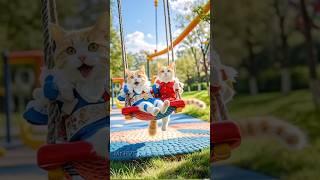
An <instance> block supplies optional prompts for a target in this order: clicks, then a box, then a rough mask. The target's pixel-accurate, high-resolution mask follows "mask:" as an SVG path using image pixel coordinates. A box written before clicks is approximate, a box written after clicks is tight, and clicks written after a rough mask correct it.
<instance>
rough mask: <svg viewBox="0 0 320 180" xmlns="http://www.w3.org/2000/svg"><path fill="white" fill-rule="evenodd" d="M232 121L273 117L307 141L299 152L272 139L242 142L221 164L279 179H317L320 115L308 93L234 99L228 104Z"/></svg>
mask: <svg viewBox="0 0 320 180" xmlns="http://www.w3.org/2000/svg"><path fill="white" fill-rule="evenodd" d="M229 110H230V113H231V115H232V117H233V118H234V119H235V120H236V121H239V122H240V123H241V119H245V118H247V117H254V116H275V117H278V118H280V119H283V120H285V121H288V122H290V123H292V124H294V125H296V126H298V127H299V128H301V129H302V130H303V131H304V132H306V134H307V135H308V138H309V140H310V145H309V146H308V147H307V148H305V149H303V150H300V151H299V150H292V149H288V148H286V147H285V146H283V145H282V144H280V143H279V142H277V141H275V140H274V139H272V138H270V137H267V138H249V139H248V138H246V137H244V138H243V142H242V144H241V146H240V148H238V149H236V150H235V151H233V154H232V158H231V159H229V160H228V161H225V162H224V163H231V164H234V165H236V166H240V167H243V168H247V169H251V170H255V171H258V172H262V173H265V174H268V175H271V176H275V177H280V178H281V179H306V180H307V179H318V177H319V174H320V173H319V172H320V155H319V153H318V152H319V150H320V140H319V137H320V133H319V129H320V123H319V119H320V113H319V112H318V111H316V109H315V108H314V105H313V101H312V98H311V95H310V93H309V91H307V90H301V91H295V92H292V93H290V94H289V95H282V94H280V93H266V94H260V95H257V96H238V97H236V98H235V100H234V101H233V102H231V104H230V108H229Z"/></svg>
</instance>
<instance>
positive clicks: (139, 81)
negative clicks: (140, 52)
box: [126, 67, 148, 89]
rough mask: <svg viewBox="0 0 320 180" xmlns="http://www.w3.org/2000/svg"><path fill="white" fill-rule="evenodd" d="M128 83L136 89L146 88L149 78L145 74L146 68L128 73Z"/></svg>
mask: <svg viewBox="0 0 320 180" xmlns="http://www.w3.org/2000/svg"><path fill="white" fill-rule="evenodd" d="M126 74H127V83H128V85H129V86H130V87H132V88H134V89H139V88H142V87H144V86H145V84H146V83H147V81H148V78H147V76H146V73H145V69H144V67H142V68H141V69H140V70H137V71H129V70H128V71H127V72H126Z"/></svg>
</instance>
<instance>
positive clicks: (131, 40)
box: [126, 31, 156, 53]
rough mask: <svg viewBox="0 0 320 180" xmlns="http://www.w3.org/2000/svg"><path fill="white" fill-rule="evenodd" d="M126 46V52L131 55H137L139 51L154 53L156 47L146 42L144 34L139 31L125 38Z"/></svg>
mask: <svg viewBox="0 0 320 180" xmlns="http://www.w3.org/2000/svg"><path fill="white" fill-rule="evenodd" d="M126 45H127V49H128V51H129V52H132V53H137V52H139V51H141V50H144V51H150V52H151V51H154V49H155V47H156V46H155V44H151V43H149V42H147V41H146V39H145V35H144V33H143V32H140V31H135V32H133V33H131V34H128V35H127V37H126Z"/></svg>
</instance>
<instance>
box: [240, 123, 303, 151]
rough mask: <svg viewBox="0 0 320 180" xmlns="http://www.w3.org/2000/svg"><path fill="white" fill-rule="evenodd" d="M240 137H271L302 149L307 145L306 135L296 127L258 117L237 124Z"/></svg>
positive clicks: (291, 146)
mask: <svg viewBox="0 0 320 180" xmlns="http://www.w3.org/2000/svg"><path fill="white" fill-rule="evenodd" d="M238 124H239V126H240V130H241V133H242V136H243V137H245V136H253V137H256V136H265V135H268V136H273V137H275V138H276V139H277V140H280V141H281V142H282V143H284V144H285V145H287V146H289V147H290V148H294V149H302V148H304V147H305V146H306V145H307V137H306V134H305V133H303V132H302V131H301V129H299V128H298V127H296V126H294V125H292V124H290V123H288V122H285V121H283V120H280V119H277V118H274V117H259V118H252V119H248V120H245V121H239V122H238Z"/></svg>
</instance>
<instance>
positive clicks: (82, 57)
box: [50, 15, 108, 81]
mask: <svg viewBox="0 0 320 180" xmlns="http://www.w3.org/2000/svg"><path fill="white" fill-rule="evenodd" d="M107 28H108V26H107V16H105V15H103V16H101V17H100V18H99V19H98V21H97V23H96V24H95V25H94V26H92V27H89V28H85V29H81V30H79V31H65V30H63V29H62V28H61V27H60V26H58V25H54V24H51V25H50V31H51V34H52V38H53V40H54V41H55V43H56V50H55V53H54V55H55V67H56V68H58V69H62V70H64V71H65V72H67V73H68V75H69V76H70V77H69V78H72V79H75V80H80V81H81V80H88V79H94V78H98V77H100V76H105V74H106V73H105V72H104V71H105V69H106V67H105V66H106V57H107V53H108V52H107V48H106V46H107V44H108V42H107V39H106V33H107Z"/></svg>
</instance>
